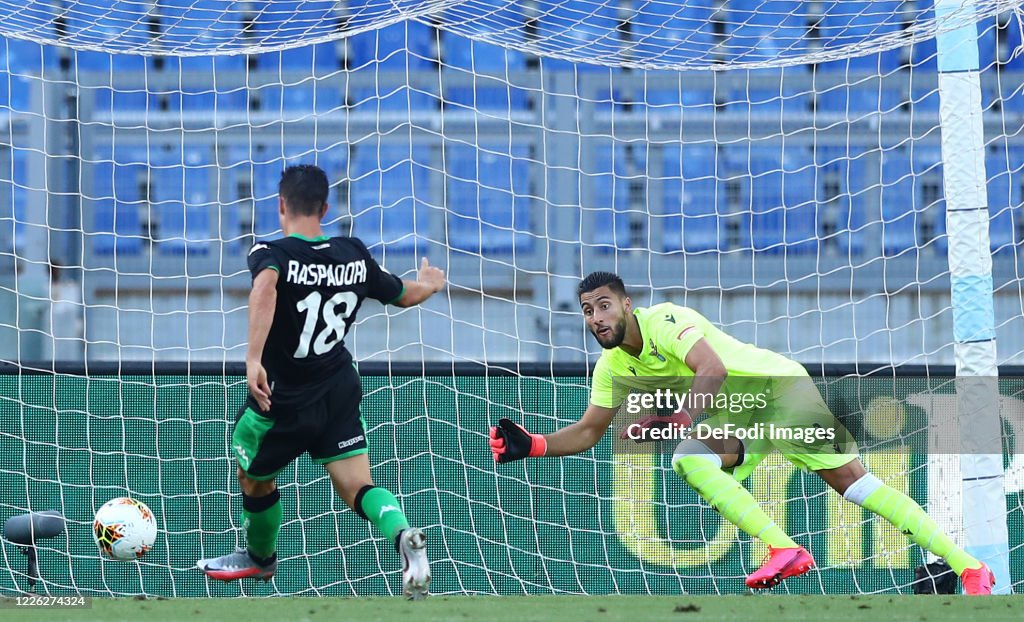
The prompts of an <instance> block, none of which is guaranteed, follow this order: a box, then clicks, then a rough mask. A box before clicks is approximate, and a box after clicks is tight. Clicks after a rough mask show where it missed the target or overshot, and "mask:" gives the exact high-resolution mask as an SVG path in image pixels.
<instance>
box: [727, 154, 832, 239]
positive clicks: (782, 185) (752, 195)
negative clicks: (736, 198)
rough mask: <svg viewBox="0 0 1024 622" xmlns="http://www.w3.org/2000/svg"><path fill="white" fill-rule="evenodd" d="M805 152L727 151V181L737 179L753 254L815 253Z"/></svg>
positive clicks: (810, 178) (811, 194)
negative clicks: (737, 177)
mask: <svg viewBox="0 0 1024 622" xmlns="http://www.w3.org/2000/svg"><path fill="white" fill-rule="evenodd" d="M811 155H812V154H811V152H810V151H809V150H807V149H803V148H800V147H787V148H786V149H785V150H784V151H783V149H782V147H781V145H779V146H757V145H755V146H751V147H749V148H748V147H745V146H743V147H741V146H735V147H733V146H727V147H725V149H724V156H725V157H724V159H725V161H726V163H727V164H728V173H729V175H730V176H735V175H740V176H741V178H740V180H739V181H740V182H741V184H742V186H741V187H742V190H741V197H740V206H741V209H742V210H745V211H747V210H748V211H749V219H750V220H749V222H750V244H751V247H752V248H753V250H755V251H758V252H763V251H767V252H774V253H781V252H783V251H785V252H788V253H805V252H808V253H809V252H815V251H817V249H818V230H817V205H816V203H815V201H814V194H815V190H814V184H815V179H814V167H813V161H812V157H811Z"/></svg>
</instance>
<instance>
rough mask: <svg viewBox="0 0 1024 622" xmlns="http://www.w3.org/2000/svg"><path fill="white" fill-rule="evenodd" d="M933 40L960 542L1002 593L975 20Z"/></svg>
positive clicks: (1006, 564) (943, 1)
mask: <svg viewBox="0 0 1024 622" xmlns="http://www.w3.org/2000/svg"><path fill="white" fill-rule="evenodd" d="M973 9H974V3H973V2H958V1H954V0H939V1H938V2H936V4H935V13H936V18H937V19H938V18H941V17H942V16H944V15H949V14H950V13H953V12H954V11H957V10H966V11H968V12H970V11H972V10H973ZM936 43H937V56H938V59H937V61H938V70H939V98H940V101H941V105H940V125H941V131H942V157H943V162H944V164H945V171H946V173H945V175H944V176H943V181H944V183H945V193H946V222H947V226H946V230H947V231H948V232H949V267H950V283H951V286H952V301H951V302H952V307H953V335H954V340H955V341H956V346H955V355H956V369H957V376H958V377H960V382H959V383H958V384H957V390H958V393H959V396H958V397H959V401H958V404H957V407H958V411H959V428H960V430H961V434H962V436H961V442H962V446H963V455H962V456H961V470H962V478H963V495H964V503H963V528H964V540H965V541H964V545H965V547H966V550H967V551H968V552H970V553H971V554H973V555H974V556H976V557H977V558H978V559H980V560H982V561H983V562H985V563H986V564H987V565H988V566H989V567H990V568H991V569H992V571H993V572H994V573H995V575H996V585H995V588H994V589H993V592H994V593H1002V594H1008V593H1010V592H1011V591H1012V587H1011V580H1010V552H1009V544H1008V543H1009V536H1008V534H1007V531H1006V519H1005V516H1004V511H1005V509H1006V493H1005V491H1004V489H1003V469H1004V467H1003V455H1002V419H1001V413H1000V400H999V386H998V376H999V369H998V358H997V356H996V331H995V313H994V310H993V302H992V256H991V253H990V251H989V247H990V237H989V232H988V229H989V226H988V225H989V220H990V216H989V201H988V192H987V181H988V176H987V174H986V171H985V132H984V122H983V120H982V112H983V111H982V96H981V73H980V71H979V69H980V63H979V58H978V56H979V55H978V45H977V26H976V25H975V24H968V25H966V26H963V27H961V28H958V29H955V30H950V31H948V32H944V33H941V34H939V35H938V37H937V41H936ZM950 484H954V483H953V482H950ZM951 488H952V486H951Z"/></svg>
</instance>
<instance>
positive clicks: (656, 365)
mask: <svg viewBox="0 0 1024 622" xmlns="http://www.w3.org/2000/svg"><path fill="white" fill-rule="evenodd" d="M633 315H635V316H636V320H637V323H638V324H639V326H640V334H641V335H642V336H643V339H644V349H643V351H642V352H641V353H640V356H636V357H635V356H632V355H631V354H629V353H627V352H626V351H625V350H623V349H622V348H612V349H610V350H605V351H604V352H603V353H602V354H601V358H600V359H598V361H597V366H596V367H595V368H594V375H593V379H592V382H591V387H590V403H591V404H593V405H595V406H601V407H604V408H618V407H619V405H620V404H621V403H622V401H623V399H625V395H626V394H625V391H626V390H628V389H629V388H641V387H644V386H645V384H646V386H648V387H651V386H663V385H661V384H660V383H659V381H658V380H657V379H659V378H667V377H676V378H682V379H686V378H692V377H693V375H694V374H693V370H692V369H690V368H689V367H687V366H686V354H687V353H688V352H689V351H690V348H692V347H693V346H694V344H695V343H697V341H699V340H701V339H705V340H706V341H707V343H708V345H710V346H711V349H713V350H714V351H715V352H716V353H717V354H718V356H719V358H721V359H722V363H723V364H724V365H725V368H726V370H727V371H728V373H729V377H730V378H734V379H735V378H737V377H748V378H755V377H756V378H772V377H774V378H780V377H794V376H796V377H800V376H807V370H805V369H804V368H803V366H802V365H800V364H799V363H797V362H796V361H793V360H792V359H789V358H786V357H785V356H782V355H781V354H778V353H776V352H772V351H771V350H765V349H764V348H758V347H757V346H755V345H752V344H749V343H744V342H742V341H739V340H738V339H734V338H733V337H730V336H729V335H727V334H725V333H724V332H723V331H721V330H719V329H718V328H717V327H715V326H714V325H713V324H712V323H711V322H710V321H708V319H707V318H706V317H704V316H703V315H701V314H700V313H697V312H696V311H694V310H693V309H690V308H688V307H682V306H679V305H676V304H673V303H670V302H665V303H662V304H658V305H654V306H652V307H647V308H642V307H637V308H636V309H634V310H633ZM615 379H618V381H617V382H614V380H615ZM644 379H648V382H646V383H645V382H644ZM652 382H653V384H652ZM730 384H732V383H729V382H727V383H726V384H725V385H723V387H722V391H723V392H725V391H728V390H729V385H730Z"/></svg>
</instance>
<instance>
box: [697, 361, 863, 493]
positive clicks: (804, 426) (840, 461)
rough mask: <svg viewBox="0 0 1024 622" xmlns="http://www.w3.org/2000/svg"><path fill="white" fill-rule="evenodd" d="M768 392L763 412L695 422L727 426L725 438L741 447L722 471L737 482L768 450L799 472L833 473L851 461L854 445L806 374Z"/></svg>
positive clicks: (778, 384)
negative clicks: (732, 462) (728, 431)
mask: <svg viewBox="0 0 1024 622" xmlns="http://www.w3.org/2000/svg"><path fill="white" fill-rule="evenodd" d="M772 392H773V394H772V395H771V398H770V399H769V400H768V405H767V407H765V408H762V409H759V410H756V411H753V412H744V413H738V414H717V415H715V416H713V417H710V418H708V419H706V420H704V421H702V422H700V425H704V426H708V428H712V429H715V428H717V429H724V426H725V424H730V425H731V431H732V434H730V436H732V437H734V438H736V439H737V440H738V441H739V442H740V444H741V445H742V446H743V454H742V455H741V457H740V461H739V464H737V465H735V466H733V467H731V468H727V469H725V471H726V472H729V473H731V474H732V475H733V477H734V478H735V479H736V480H737V481H743V480H745V479H746V478H748V477H750V475H751V473H753V472H754V469H756V468H757V465H758V464H760V463H761V461H763V460H764V459H765V457H766V456H767V455H768V454H770V453H771V452H772V451H778V452H780V453H781V454H782V455H783V457H785V458H786V459H787V460H789V461H790V462H792V463H793V464H795V465H796V466H797V467H799V468H800V469H802V470H804V471H820V470H823V469H837V468H839V467H841V466H844V465H846V464H849V463H850V462H852V461H853V460H854V459H856V458H857V456H858V448H857V443H856V441H855V440H854V439H853V436H852V435H851V434H850V433H849V431H848V430H847V429H846V427H845V426H843V425H842V423H840V422H839V420H838V419H836V417H835V416H834V415H833V414H832V411H831V410H829V408H828V405H827V404H825V400H824V399H822V397H821V393H820V392H819V391H818V389H817V387H816V386H815V385H814V381H813V380H812V379H811V378H810V376H807V377H801V378H786V379H785V380H784V381H783V382H779V383H776V384H775V385H774V388H773V391H772ZM698 440H699V437H698Z"/></svg>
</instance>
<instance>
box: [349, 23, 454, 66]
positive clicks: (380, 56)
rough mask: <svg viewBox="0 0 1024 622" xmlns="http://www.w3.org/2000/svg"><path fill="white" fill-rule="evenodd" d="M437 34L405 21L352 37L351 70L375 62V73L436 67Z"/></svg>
mask: <svg viewBox="0 0 1024 622" xmlns="http://www.w3.org/2000/svg"><path fill="white" fill-rule="evenodd" d="M436 36H437V31H436V30H435V29H434V28H432V27H430V26H427V25H426V24H421V23H420V22H414V21H408V20H407V21H403V22H398V23H397V24H392V25H390V26H385V27H384V28H381V29H378V30H370V31H367V32H363V33H360V34H357V35H353V36H351V37H349V59H348V60H349V63H348V65H349V68H351V69H357V68H359V67H363V66H365V65H368V64H370V63H375V65H374V67H375V70H376V71H399V72H405V71H416V70H427V69H432V68H433V67H434V60H435V58H436V47H437V46H436Z"/></svg>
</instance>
